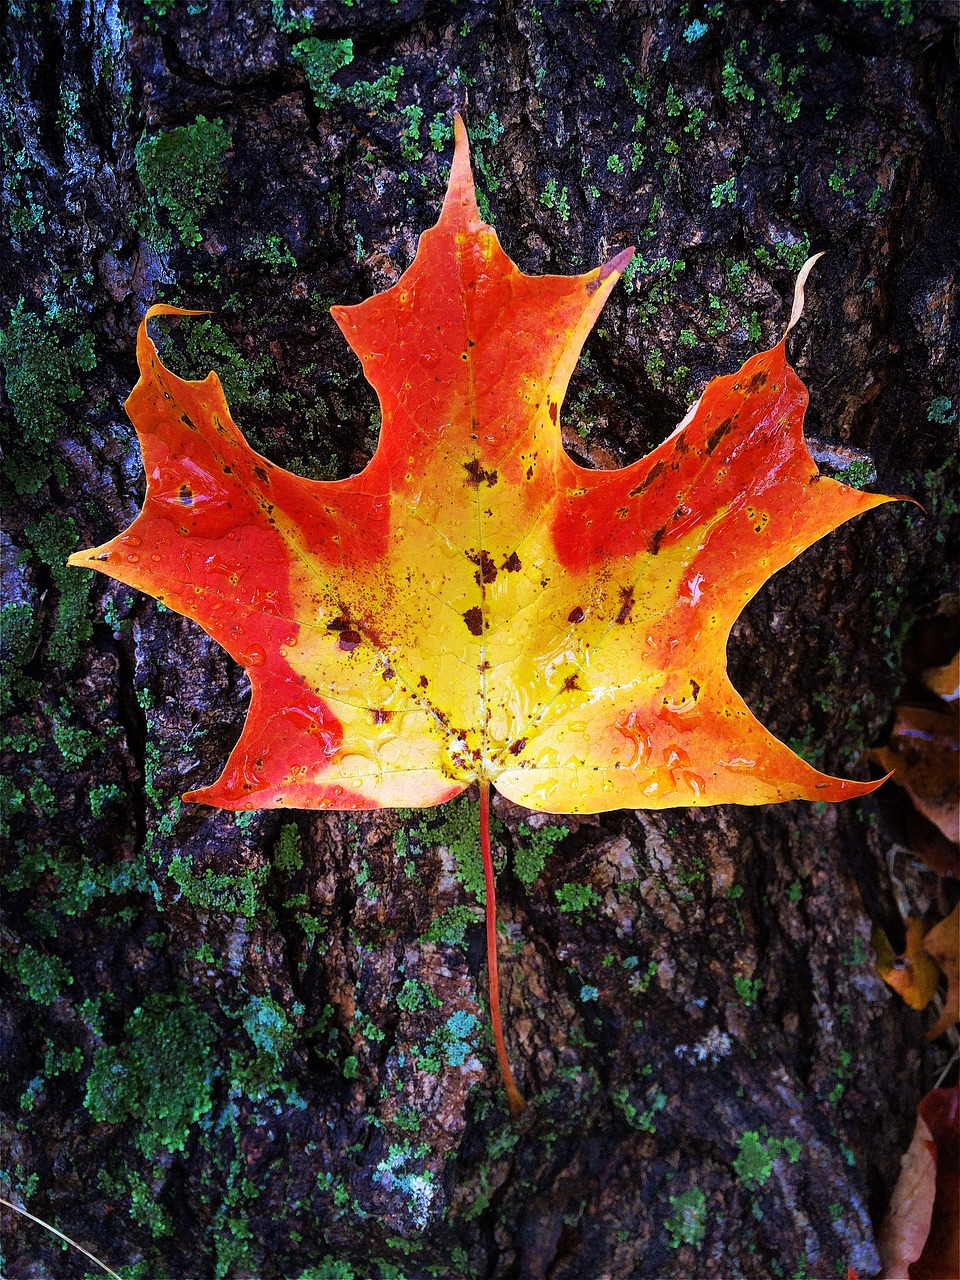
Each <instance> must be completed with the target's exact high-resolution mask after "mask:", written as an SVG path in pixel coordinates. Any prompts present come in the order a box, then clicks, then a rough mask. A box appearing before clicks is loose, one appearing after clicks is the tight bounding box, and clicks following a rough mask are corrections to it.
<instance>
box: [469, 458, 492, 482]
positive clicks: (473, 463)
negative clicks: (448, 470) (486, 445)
mask: <svg viewBox="0 0 960 1280" xmlns="http://www.w3.org/2000/svg"><path fill="white" fill-rule="evenodd" d="M463 469H464V471H465V472H466V473H467V475H468V476H469V477H470V480H469V483H470V484H472V485H473V486H474V488H477V489H479V487H480V485H482V484H483V482H484V481H486V482H487V484H488V485H490V486H493V485H495V484H496V483H497V473H496V471H484V469H483V467H481V465H480V459H479V458H471V459H470V461H469V462H465V463H464V464H463Z"/></svg>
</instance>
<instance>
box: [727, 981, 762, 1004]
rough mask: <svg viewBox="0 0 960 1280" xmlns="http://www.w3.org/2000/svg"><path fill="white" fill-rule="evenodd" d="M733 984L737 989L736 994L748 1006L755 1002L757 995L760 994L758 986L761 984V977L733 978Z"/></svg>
mask: <svg viewBox="0 0 960 1280" xmlns="http://www.w3.org/2000/svg"><path fill="white" fill-rule="evenodd" d="M733 985H734V986H735V987H736V989H737V995H738V996H739V997H740V999H741V1000H742V1001H743V1003H744V1004H745V1005H746V1006H747V1008H749V1007H750V1006H751V1005H753V1004H756V1002H757V996H759V994H760V988H761V987H762V986H763V979H762V978H734V980H733Z"/></svg>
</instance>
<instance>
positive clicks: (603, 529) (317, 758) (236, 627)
mask: <svg viewBox="0 0 960 1280" xmlns="http://www.w3.org/2000/svg"><path fill="white" fill-rule="evenodd" d="M631 254H632V250H629V249H628V250H625V251H624V252H622V253H619V254H618V255H617V256H616V257H614V258H613V259H611V260H610V261H609V262H608V263H606V265H604V266H602V267H598V268H596V269H595V270H593V271H590V272H587V273H586V274H585V275H580V276H571V277H565V276H543V277H533V276H527V275H524V274H522V273H521V272H520V271H519V270H518V268H517V267H516V266H515V265H514V264H513V263H512V262H511V261H510V259H509V258H508V257H507V255H506V254H505V253H504V251H503V250H502V248H501V247H500V244H499V242H498V240H497V237H496V234H495V232H494V231H493V229H492V228H491V227H489V226H487V225H486V224H485V223H484V222H482V221H481V219H480V215H479V213H478V209H477V203H476V199H475V194H474V187H473V179H472V176H471V171H470V162H469V154H468V145H467V137H466V130H465V128H464V126H463V123H462V122H461V121H460V119H459V117H457V120H456V151H455V156H454V161H453V167H452V171H451V176H450V182H449V186H448V189H447V193H446V198H445V200H444V204H443V210H442V213H441V216H440V220H439V222H438V223H437V224H436V226H435V227H433V228H431V229H430V230H428V231H426V232H424V234H423V236H422V237H421V239H420V244H419V248H418V251H417V255H416V258H415V260H414V262H413V263H412V265H411V266H410V267H409V269H408V270H407V271H406V272H405V273H404V274H403V276H402V277H401V279H400V280H399V281H398V282H397V284H396V285H394V286H393V287H392V288H391V289H388V290H387V291H386V292H385V293H382V294H379V295H377V296H375V297H372V298H369V299H368V300H367V301H365V302H362V303H360V304H359V305H357V306H349V307H334V308H333V312H332V313H333V317H334V319H335V320H336V321H337V323H338V324H339V326H340V328H341V329H342V331H343V333H344V335H345V336H346V338H347V341H348V342H349V343H350V345H351V347H352V348H353V350H354V351H355V352H356V354H357V355H358V356H359V358H360V361H361V364H362V365H363V369H364V373H365V374H366V376H367V378H368V380H369V381H370V382H371V383H372V385H373V387H374V388H375V390H376V392H377V394H378V396H379V399H380V406H381V410H382V422H383V426H382V430H381V434H380V440H379V443H378V446H377V449H376V452H375V454H374V456H373V458H372V459H371V461H370V463H369V464H368V465H367V467H366V468H365V469H364V470H363V471H362V472H361V473H360V474H359V475H357V476H354V477H352V478H350V479H348V480H342V481H331V482H321V481H310V480H304V479H301V478H299V477H297V476H294V475H291V474H290V473H289V472H286V471H284V470H282V469H280V468H279V467H276V466H274V465H273V464H272V463H270V462H269V461H267V460H266V459H265V458H262V457H260V456H259V455H258V454H256V453H255V452H254V451H253V450H252V449H251V448H250V447H249V445H248V444H247V443H246V441H245V440H244V439H243V437H242V435H241V433H240V431H239V430H238V428H237V427H236V425H235V424H234V422H233V420H232V419H231V417H230V413H229V410H228V407H227V404H226V401H225V399H224V395H223V390H222V387H221V385H220V381H219V379H218V378H217V376H216V374H215V373H211V374H209V376H208V377H207V378H206V379H204V380H203V381H200V382H188V381H184V380H182V379H180V378H178V377H176V376H175V375H174V374H172V373H171V372H170V371H169V370H167V369H166V368H164V366H163V364H162V363H161V361H160V359H159V357H158V355H157V351H156V348H155V347H154V344H153V342H152V341H151V339H150V336H149V334H148V332H147V326H146V321H147V320H148V319H149V318H150V317H151V316H154V315H177V314H183V313H182V312H180V311H179V310H178V309H177V308H173V307H168V306H158V307H152V308H150V310H149V311H148V312H147V315H146V317H145V319H144V322H143V324H141V326H140V329H139V332H138V335H137V359H138V363H139V366H140V374H141V377H140V381H139V382H138V383H137V385H136V387H135V388H134V390H133V392H132V394H131V396H130V398H129V399H128V401H127V409H128V412H129V414H130V417H131V419H132V420H133V422H134V425H135V426H136V429H137V433H138V435H139V438H140V443H141V447H142V450H143V458H144V467H145V470H146V475H147V494H146V499H145V501H144V506H143V510H142V511H141V513H140V515H139V516H138V517H137V518H136V519H135V520H134V522H133V523H132V524H131V525H130V527H129V528H128V529H127V530H126V532H124V533H122V534H120V535H119V536H118V537H116V538H114V539H112V540H111V541H110V542H107V543H105V544H104V545H103V546H100V547H97V548H95V549H93V550H90V551H83V552H80V553H78V554H76V555H74V556H72V557H71V560H70V563H71V564H74V565H79V566H82V567H84V568H95V569H99V570H101V571H102V572H104V573H106V574H108V575H110V576H111V577H114V578H116V579H118V580H120V581H122V582H125V583H127V584H129V585H131V586H134V587H138V588H140V589H142V590H144V591H147V592H149V593H150V594H151V595H153V596H155V597H156V598H157V599H159V600H162V601H163V603H164V604H165V605H167V606H168V607H169V608H171V609H175V610H177V611H178V612H180V613H182V614H184V615H186V616H187V617H189V618H193V619H195V620H196V621H197V622H199V623H200V625H201V626H202V627H203V628H204V629H205V630H206V631H207V632H208V633H209V634H210V635H211V636H212V637H213V638H214V639H215V640H216V641H218V642H219V643H220V644H221V645H222V646H223V647H224V648H225V649H226V650H227V651H228V652H229V653H230V654H231V656H232V657H233V658H235V659H236V660H237V661H238V662H239V663H241V664H242V665H243V666H244V667H245V668H246V669H247V671H248V673H249V675H250V683H251V700H250V708H249V711H248V713H247V718H246V722H245V724H244V727H243V732H242V733H241V736H240V739H239V741H238V743H237V745H236V747H235V748H234V750H233V752H232V753H231V755H230V758H229V760H228V761H227V764H226V767H225V768H224V770H223V772H222V774H221V775H220V777H219V778H218V779H217V780H216V781H215V782H214V783H212V784H211V785H209V786H205V787H201V788H199V789H197V790H195V791H191V792H189V793H188V794H187V795H186V796H185V797H184V799H186V800H195V801H203V802H205V803H207V804H212V805H218V806H220V807H223V808H227V809H253V808H266V807H281V806H298V807H301V808H321V809H323V808H326V809H361V808H376V807H380V806H409V807H415V806H423V805H433V804H438V803H440V802H442V801H444V800H448V799H450V798H451V797H452V796H454V795H456V794H457V793H458V792H460V791H462V790H463V789H464V788H465V787H467V786H469V785H470V784H471V783H473V782H478V783H479V784H480V788H481V832H482V836H483V838H484V840H485V841H486V843H485V844H484V862H485V869H486V871H487V908H488V910H487V926H488V939H489V941H490V944H491V945H490V949H489V950H490V961H491V964H490V969H491V986H492V988H494V989H493V990H492V993H491V1004H492V1006H495V1003H496V1002H495V980H496V974H495V933H494V931H493V929H492V911H493V905H492V904H493V877H492V864H491V863H490V859H489V813H488V796H489V786H490V785H491V784H493V785H495V786H496V788H497V789H498V790H499V791H500V792H501V793H502V794H503V795H505V796H507V797H509V798H510V799H511V800H514V801H516V802H518V803H520V804H523V805H526V806H527V807H529V808H532V809H540V810H546V811H549V812H565V813H574V812H597V811H600V810H605V809H612V808H623V807H643V808H663V807H666V806H673V805H706V804H719V803H725V802H737V803H743V804H761V803H766V802H770V801H779V800H789V799H794V798H806V799H815V800H840V799H843V798H846V797H850V796H857V795H862V794H864V793H865V792H867V791H870V790H872V789H873V787H874V786H876V785H878V784H877V783H862V782H854V781H849V780H846V779H840V778H832V777H829V776H827V775H825V774H822V773H819V772H818V771H817V770H815V769H813V768H812V767H811V766H810V765H808V764H807V763H806V762H805V761H803V760H802V759H800V758H799V757H798V756H796V755H795V754H794V753H793V752H792V751H791V750H790V749H789V748H788V747H786V746H785V745H784V744H783V743H781V742H779V741H778V740H777V739H776V738H774V737H773V736H772V735H771V734H769V733H768V732H767V731H766V730H765V729H764V728H763V727H762V726H761V725H760V724H759V722H758V721H757V720H756V719H755V718H754V717H753V715H752V714H751V713H750V711H749V710H748V709H747V707H746V705H745V704H744V702H743V700H742V699H741V698H740V696H739V695H738V694H737V692H736V691H735V690H734V688H733V686H732V685H731V683H730V681H729V679H728V678H727V675H726V661H725V649H726V642H727V637H728V635H729V632H730V628H731V626H732V624H733V622H734V621H735V619H736V617H737V616H738V614H739V613H740V611H741V610H742V608H743V607H744V605H745V604H746V603H747V601H748V600H750V598H751V597H752V596H753V595H754V594H755V593H756V592H757V590H758V589H759V588H760V587H761V585H762V584H763V583H764V582H765V581H766V580H767V578H769V577H770V575H771V574H773V573H775V572H776V571H777V570H778V569H780V568H781V567H782V566H784V565H785V564H787V563H788V562H789V561H790V560H792V559H793V558H794V557H795V556H797V555H798V554H799V553H800V552H801V551H803V550H804V549H805V548H806V547H808V546H809V545H810V544H811V543H813V542H815V541H816V540H817V539H818V538H820V537H821V536H823V535H824V534H825V533H827V532H828V531H830V530H831V529H833V528H835V527H836V526H837V525H838V524H840V523H841V522H842V521H844V520H847V519H849V518H850V517H851V516H854V515H857V514H858V513H860V512H863V511H866V510H868V509H870V508H871V507H875V506H877V505H878V504H880V503H883V502H887V501H890V499H888V498H886V497H882V496H878V495H873V494H867V493H862V492H859V491H858V490H855V489H851V488H848V487H846V486H844V485H842V484H840V483H837V482H836V481H833V480H830V479H827V478H823V477H821V476H820V475H819V474H818V471H817V467H816V465H815V463H814V462H813V459H812V458H811V457H810V454H809V453H808V451H807V449H806V447H805V445H804V442H803V433H802V418H803V413H804V409H805V406H806V402H807V394H806V391H805V389H804V387H803V384H802V383H801V382H800V380H799V378H798V377H797V375H796V374H795V373H794V372H793V370H792V369H791V368H790V367H789V365H788V364H787V362H786V355H785V350H784V342H782V341H781V342H780V343H779V344H778V345H777V346H775V347H774V348H773V349H772V350H770V351H765V352H762V353H761V354H759V355H756V356H754V357H753V358H752V359H750V360H748V361H747V362H746V364H745V365H744V366H743V368H742V369H741V370H740V371H739V372H738V373H737V374H734V375H733V376H729V377H722V378H717V379H715V380H714V381H713V382H711V383H710V385H709V386H708V387H707V389H706V391H705V392H704V395H703V397H702V398H701V400H700V401H699V403H698V404H697V406H696V407H695V409H694V410H693V411H692V412H691V413H690V414H689V415H688V417H687V419H686V420H685V422H684V424H682V426H681V428H679V429H678V430H677V431H676V432H675V433H674V434H673V435H672V436H671V437H670V438H669V439H668V440H666V441H665V442H664V443H663V444H662V445H661V446H660V447H659V448H657V449H655V450H654V451H653V452H652V453H651V454H650V455H649V456H648V457H646V458H643V459H641V460H640V461H638V462H635V463H633V464H632V465H630V466H627V467H624V468H622V469H619V470H612V471H590V470H586V469H584V468H582V467H580V466H578V465H577V464H576V463H575V462H574V461H573V460H572V459H571V458H569V457H568V455H567V454H566V453H565V451H564V449H563V446H562V443H561V436H560V423H559V410H560V404H561V402H562V400H563V396H564V392H565V389H566V386H567V382H568V379H569V377H570V375H571V372H572V370H573V368H574V365H575V363H576V360H577V358H578V355H579V352H580V349H581V347H582V345H583V342H584V340H585V339H586V337H587V334H588V333H589V331H590V329H591V327H592V325H593V323H594V321H595V320H596V318H597V316H598V314H599V312H600V309H601V308H602V306H603V304H604V302H605V301H606V299H607V297H608V295H609V293H610V291H611V289H612V288H613V286H614V284H615V283H616V281H617V279H618V278H619V276H620V274H621V272H622V271H623V269H624V268H625V266H626V265H627V262H628V261H629V259H630V256H631ZM801 300H802V289H798V299H797V304H796V305H795V308H794V317H792V320H793V319H795V318H796V315H798V314H799V304H800V301H801ZM792 320H791V322H792ZM492 1013H493V1016H494V1020H495V1028H494V1029H495V1034H496V1033H498V1032H499V1026H498V1014H497V1011H496V1008H495V1007H494V1008H493V1009H492ZM499 1048H500V1042H499V1038H498V1050H499ZM501 1060H502V1059H501ZM512 1101H513V1100H512Z"/></svg>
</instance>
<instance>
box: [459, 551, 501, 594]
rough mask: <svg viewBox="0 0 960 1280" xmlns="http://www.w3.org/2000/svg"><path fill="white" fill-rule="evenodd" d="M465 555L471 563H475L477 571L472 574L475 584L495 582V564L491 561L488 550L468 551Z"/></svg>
mask: <svg viewBox="0 0 960 1280" xmlns="http://www.w3.org/2000/svg"><path fill="white" fill-rule="evenodd" d="M466 557H467V559H468V560H469V561H470V563H471V564H475V565H477V572H476V573H475V574H474V575H473V576H474V577H475V578H476V580H477V586H478V587H479V586H482V585H483V584H484V583H488V582H496V580H497V566H496V565H495V564H494V563H493V557H492V556H491V554H490V552H489V551H468V552H466Z"/></svg>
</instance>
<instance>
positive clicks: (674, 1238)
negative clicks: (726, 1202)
mask: <svg viewBox="0 0 960 1280" xmlns="http://www.w3.org/2000/svg"><path fill="white" fill-rule="evenodd" d="M670 1207H671V1208H672V1209H673V1213H671V1214H670V1216H669V1218H667V1219H665V1221H664V1224H663V1225H664V1228H665V1230H666V1232H667V1234H668V1235H669V1237H670V1246H671V1248H673V1249H679V1247H680V1245H681V1244H692V1245H698V1244H700V1243H701V1241H702V1240H703V1237H704V1233H705V1232H706V1229H707V1198H706V1196H705V1195H704V1194H703V1192H702V1191H701V1190H700V1188H699V1187H691V1188H690V1190H689V1191H684V1192H683V1193H682V1194H681V1195H679V1196H671V1197H670Z"/></svg>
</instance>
